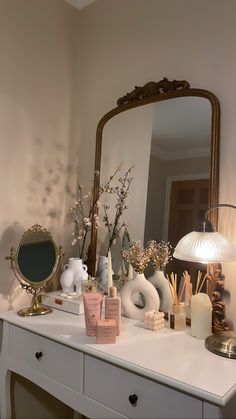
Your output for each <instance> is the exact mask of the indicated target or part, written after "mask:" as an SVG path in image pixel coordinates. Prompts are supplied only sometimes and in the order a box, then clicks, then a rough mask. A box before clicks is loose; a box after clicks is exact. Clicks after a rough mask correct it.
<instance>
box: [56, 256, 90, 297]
mask: <svg viewBox="0 0 236 419" xmlns="http://www.w3.org/2000/svg"><path fill="white" fill-rule="evenodd" d="M87 269H88V268H87V266H86V265H84V264H83V262H82V259H80V258H69V263H68V264H67V265H65V266H64V271H63V272H62V274H61V277H60V283H61V287H62V290H63V292H64V293H66V294H68V293H73V292H76V293H77V294H81V284H82V282H83V281H85V280H86V279H88V274H87Z"/></svg>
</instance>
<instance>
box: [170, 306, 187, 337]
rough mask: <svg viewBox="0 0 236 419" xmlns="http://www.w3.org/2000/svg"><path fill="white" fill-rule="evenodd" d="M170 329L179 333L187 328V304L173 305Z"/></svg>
mask: <svg viewBox="0 0 236 419" xmlns="http://www.w3.org/2000/svg"><path fill="white" fill-rule="evenodd" d="M169 326H170V329H174V330H177V331H181V330H184V329H185V328H186V308H185V304H173V306H172V310H171V312H170V314H169Z"/></svg>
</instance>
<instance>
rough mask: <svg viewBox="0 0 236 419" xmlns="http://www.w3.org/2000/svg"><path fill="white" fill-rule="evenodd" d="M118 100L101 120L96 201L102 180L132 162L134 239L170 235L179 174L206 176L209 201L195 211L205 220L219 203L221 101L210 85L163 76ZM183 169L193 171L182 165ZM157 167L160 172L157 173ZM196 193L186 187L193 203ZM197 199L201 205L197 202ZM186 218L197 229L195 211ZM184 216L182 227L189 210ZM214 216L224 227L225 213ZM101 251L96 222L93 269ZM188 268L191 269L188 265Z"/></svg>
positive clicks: (204, 190)
mask: <svg viewBox="0 0 236 419" xmlns="http://www.w3.org/2000/svg"><path fill="white" fill-rule="evenodd" d="M117 104H118V106H117V107H116V108H114V109H113V110H111V111H110V112H108V113H107V114H106V115H104V116H103V118H102V119H101V120H100V122H99V124H98V126H97V133H96V152H95V175H94V202H96V199H97V196H98V193H99V186H100V181H101V183H102V182H103V180H104V178H105V177H106V176H107V173H112V172H113V171H114V168H116V167H117V166H118V165H119V164H120V162H121V161H123V162H124V165H125V166H126V168H127V167H130V166H131V165H133V164H134V166H135V169H134V182H133V185H134V189H135V188H136V189H135V190H134V192H133V196H132V199H130V201H129V202H130V203H129V204H128V206H129V208H128V213H127V218H128V220H127V222H128V230H129V233H130V237H131V239H140V240H142V241H145V240H148V239H150V238H152V239H155V240H157V241H160V240H169V239H170V237H169V230H170V225H169V220H170V219H172V215H171V210H172V212H173V211H174V213H175V212H176V208H174V210H173V209H172V207H171V204H170V202H169V201H168V197H167V196H166V195H167V189H168V188H169V192H170V191H171V189H172V188H171V187H170V183H169V186H168V185H167V183H168V182H167V177H168V178H169V179H168V180H169V181H170V180H175V178H177V180H179V179H181V176H182V180H191V182H192V181H194V180H195V179H198V180H199V179H200V180H201V182H202V180H203V181H206V183H207V187H205V186H204V187H203V188H202V189H201V192H200V195H201V199H202V200H203V201H204V202H203V205H202V204H201V202H199V208H198V210H197V211H195V214H196V212H197V213H198V217H199V218H201V216H202V214H204V211H205V210H206V209H207V207H208V206H212V205H214V204H216V203H217V201H218V186H219V184H218V176H219V174H218V172H219V123H220V122H219V114H220V109H219V103H218V100H217V98H216V96H215V95H214V94H213V93H211V92H209V91H208V90H203V89H197V88H191V87H190V85H189V83H188V82H187V81H185V80H181V81H176V80H174V81H169V80H167V79H166V78H164V79H163V80H161V81H159V82H148V83H146V84H145V85H144V86H143V87H135V89H134V90H133V91H131V92H130V93H127V94H126V95H125V96H123V97H121V98H120V99H118V101H117ZM156 137H157V138H156ZM157 140H158V141H157ZM200 157H201V162H200ZM197 160H198V161H199V164H200V166H199V168H197ZM154 162H155V164H154ZM156 162H158V164H156ZM177 165H178V166H179V169H178V170H179V172H178V175H176V173H175V172H174V166H175V167H176V166H177ZM160 167H162V174H161V176H162V177H163V173H164V171H165V172H166V173H165V182H162V185H160V183H161V182H160V177H161V176H160V174H159V172H158V170H159V168H160ZM167 167H168V168H169V169H168V173H167ZM183 167H184V168H185V169H186V170H182V169H183ZM180 169H181V170H180ZM153 172H155V176H154V178H151V174H152V173H153ZM180 174H181V176H179V175H180ZM188 175H191V176H188ZM170 178H172V179H170ZM163 185H165V190H164V189H163ZM132 187H133V186H132ZM181 193H182V192H181V190H180V195H181ZM191 194H192V192H191V190H190V188H189V187H188V186H187V188H186V190H185V191H184V192H183V193H182V196H183V199H185V200H187V201H188V200H189V199H190V197H191ZM191 205H192V206H193V207H194V205H195V204H194V202H192V203H191ZM201 205H202V206H201ZM182 216H183V217H184V220H185V227H184V228H185V229H186V232H188V230H189V231H191V230H192V228H191V227H190V225H189V224H188V223H187V220H188V219H189V220H190V219H191V222H195V221H196V220H193V219H192V218H193V215H192V213H190V212H188V210H186V211H185V212H182ZM178 217H179V225H181V220H183V218H182V219H181V208H180V209H179V211H178ZM195 218H196V217H195ZM158 220H159V226H160V225H161V226H162V230H161V231H160V230H159V231H158V226H157V221H158ZM212 221H213V223H214V224H215V225H217V212H214V213H213V214H212ZM154 224H155V231H156V232H155V231H154ZM182 224H183V223H182ZM174 225H175V222H174ZM178 234H182V235H184V234H185V230H184V229H183V228H182V231H181V232H179V233H178V231H177V233H176V232H175V241H176V240H177V241H178V239H180V237H178ZM101 235H102V232H101V229H100V230H99V236H101ZM150 235H151V236H150ZM171 241H172V244H173V246H174V245H175V244H176V243H175V242H174V243H173V239H171ZM96 252H97V230H96V229H95V228H94V229H93V230H92V237H91V249H90V257H89V261H90V265H89V270H90V273H91V274H92V275H93V274H94V273H95V264H96ZM173 269H175V268H173ZM180 269H182V267H181V268H180ZM185 269H188V266H187V265H186V264H185Z"/></svg>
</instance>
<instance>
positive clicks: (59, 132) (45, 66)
mask: <svg viewBox="0 0 236 419" xmlns="http://www.w3.org/2000/svg"><path fill="white" fill-rule="evenodd" d="M77 31H78V12H77V11H76V9H74V8H72V7H71V6H69V5H68V4H67V3H64V2H63V1H62V0H0V51H1V69H0V191H1V198H0V202H1V204H0V268H1V281H0V309H1V310H4V309H5V310H6V309H10V308H12V307H15V308H16V307H22V305H25V304H26V303H27V304H28V302H29V296H28V294H27V295H26V293H25V291H21V289H20V286H18V282H17V281H16V280H14V276H13V274H12V271H11V270H10V268H9V264H7V262H6V260H5V256H6V255H7V254H9V248H10V246H11V245H12V244H14V245H15V244H16V243H17V242H18V240H19V237H20V235H21V234H22V231H23V229H26V228H28V227H30V226H31V225H33V224H35V223H39V224H41V225H43V226H44V227H47V228H49V229H50V231H51V232H52V233H53V235H54V237H55V239H56V241H57V242H58V243H62V244H63V245H64V247H65V250H67V251H69V250H70V246H69V243H70V235H69V234H68V230H69V228H70V227H69V226H68V225H67V224H66V222H65V216H66V208H67V206H68V203H67V198H68V197H67V195H66V194H65V192H64V191H65V185H66V182H67V175H68V171H67V166H68V163H72V164H74V165H75V164H76V161H74V160H73V159H72V155H76V153H75V149H76V143H77V145H78V135H77V133H76V129H77V126H76V121H75V116H76V112H77V113H78V109H76V98H77V91H76V89H77V82H76V77H77V69H76V64H77V59H78V50H77V44H78V36H77ZM74 170H75V171H76V167H75V168H74ZM66 233H67V235H66ZM13 394H14V402H15V407H14V412H15V414H16V417H17V418H19V417H21V418H24V419H26V418H27V417H29V418H32V417H33V416H34V415H36V416H34V417H39V418H59V417H60V418H63V417H64V418H69V417H70V416H71V411H70V409H68V408H66V407H63V406H61V405H58V403H55V401H53V399H52V398H51V397H48V396H47V397H46V396H45V394H44V392H43V391H38V390H37V391H36V389H35V386H33V385H32V384H30V385H28V386H27V384H26V383H25V381H24V380H22V379H20V380H19V379H15V380H14V385H13ZM56 406H57V407H56Z"/></svg>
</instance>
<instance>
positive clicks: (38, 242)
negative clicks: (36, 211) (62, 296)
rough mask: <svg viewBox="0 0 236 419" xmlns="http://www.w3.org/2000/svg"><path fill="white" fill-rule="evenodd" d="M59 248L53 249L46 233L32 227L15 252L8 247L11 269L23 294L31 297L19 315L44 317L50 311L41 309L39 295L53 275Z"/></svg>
mask: <svg viewBox="0 0 236 419" xmlns="http://www.w3.org/2000/svg"><path fill="white" fill-rule="evenodd" d="M61 256H62V248H61V247H57V246H56V244H55V242H54V240H53V238H52V236H51V234H50V233H49V231H48V230H46V229H44V228H42V227H41V226H40V225H38V224H35V225H34V226H32V227H31V228H30V229H28V230H26V231H25V233H24V234H23V237H22V239H21V241H20V243H19V245H18V246H17V249H16V250H15V249H14V248H13V247H12V248H11V254H10V256H7V257H6V259H7V260H10V262H11V267H12V269H13V271H14V274H15V276H16V278H17V279H18V281H19V282H20V284H21V286H22V288H23V289H25V290H26V292H29V293H31V294H33V299H32V303H31V306H29V307H24V308H22V309H21V310H19V311H18V314H19V315H20V316H35V315H39V314H47V313H50V312H51V311H52V309H51V308H49V307H46V306H43V305H42V304H41V303H40V301H39V296H40V294H41V292H42V291H43V290H45V289H46V288H47V286H48V284H49V283H50V281H51V280H52V279H53V277H54V276H55V274H56V273H57V271H58V269H59V265H60V259H61Z"/></svg>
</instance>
